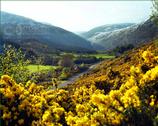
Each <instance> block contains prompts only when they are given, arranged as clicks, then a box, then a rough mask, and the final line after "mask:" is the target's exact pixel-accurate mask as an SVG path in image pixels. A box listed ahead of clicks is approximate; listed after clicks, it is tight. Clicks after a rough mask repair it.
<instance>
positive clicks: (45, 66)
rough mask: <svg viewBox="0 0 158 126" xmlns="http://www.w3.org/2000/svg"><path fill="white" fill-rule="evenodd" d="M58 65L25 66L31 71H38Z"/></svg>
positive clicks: (54, 67)
mask: <svg viewBox="0 0 158 126" xmlns="http://www.w3.org/2000/svg"><path fill="white" fill-rule="evenodd" d="M57 67H58V66H49V65H33V64H31V65H28V66H27V68H28V69H29V71H30V72H31V73H34V72H38V69H39V71H42V70H51V69H56V68H57Z"/></svg>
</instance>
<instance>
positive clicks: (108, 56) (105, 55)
mask: <svg viewBox="0 0 158 126" xmlns="http://www.w3.org/2000/svg"><path fill="white" fill-rule="evenodd" d="M89 56H95V57H96V58H103V59H111V58H115V56H114V55H107V54H89Z"/></svg>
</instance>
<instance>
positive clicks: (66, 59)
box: [58, 54, 74, 67]
mask: <svg viewBox="0 0 158 126" xmlns="http://www.w3.org/2000/svg"><path fill="white" fill-rule="evenodd" d="M58 64H59V65H60V66H62V67H72V66H73V65H74V62H73V55H72V54H65V55H63V56H62V59H61V60H60V61H59V63H58Z"/></svg>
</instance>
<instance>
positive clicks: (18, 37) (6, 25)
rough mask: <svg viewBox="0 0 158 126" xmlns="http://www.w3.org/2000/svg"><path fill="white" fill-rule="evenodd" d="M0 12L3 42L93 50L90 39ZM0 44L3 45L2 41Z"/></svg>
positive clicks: (55, 48) (59, 48)
mask: <svg viewBox="0 0 158 126" xmlns="http://www.w3.org/2000/svg"><path fill="white" fill-rule="evenodd" d="M0 13H1V14H0V15H1V18H0V19H1V20H0V23H1V31H0V38H1V40H2V41H3V42H7V41H9V42H13V43H16V44H19V45H20V46H26V45H27V46H30V47H31V45H30V44H31V43H32V46H33V47H34V48H38V45H40V47H41V46H42V47H46V48H47V47H48V48H49V49H51V50H66V51H92V50H93V47H92V46H91V43H90V42H89V41H87V40H85V39H83V38H82V37H80V36H78V35H76V34H74V33H72V32H69V31H67V30H64V29H62V28H59V27H56V26H52V25H49V24H44V23H40V22H37V21H34V20H32V19H29V18H25V17H22V16H18V15H15V14H10V13H7V12H0ZM34 43H35V45H36V47H35V45H34ZM0 44H1V45H2V43H0ZM41 49H42V48H41Z"/></svg>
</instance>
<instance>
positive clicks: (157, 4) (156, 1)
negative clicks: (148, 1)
mask: <svg viewBox="0 0 158 126" xmlns="http://www.w3.org/2000/svg"><path fill="white" fill-rule="evenodd" d="M152 4H153V8H152V16H151V19H153V20H154V21H155V22H156V23H157V24H158V0H153V1H152Z"/></svg>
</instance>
